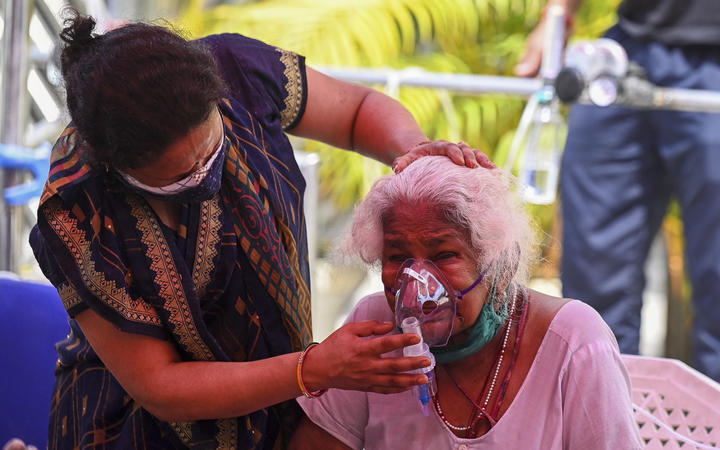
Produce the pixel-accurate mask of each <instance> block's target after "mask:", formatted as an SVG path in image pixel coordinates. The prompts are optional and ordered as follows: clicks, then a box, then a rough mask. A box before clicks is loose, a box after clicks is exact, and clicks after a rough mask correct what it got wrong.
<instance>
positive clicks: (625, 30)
mask: <svg viewBox="0 0 720 450" xmlns="http://www.w3.org/2000/svg"><path fill="white" fill-rule="evenodd" d="M549 4H559V5H561V6H564V7H565V8H566V10H567V11H568V14H569V17H572V15H573V14H574V13H575V12H576V11H577V9H578V8H579V6H580V4H581V0H567V1H555V0H552V1H551V2H550V3H549ZM544 27H545V24H544V21H541V22H540V23H539V24H538V26H537V27H536V28H535V30H533V32H532V33H531V35H530V37H529V39H528V44H527V50H526V54H525V56H524V57H523V59H522V60H521V62H520V63H519V64H518V65H517V67H516V69H515V71H516V73H517V74H518V75H520V76H533V75H535V74H536V73H537V70H538V66H539V64H540V60H541V58H542V39H543V34H544ZM605 37H608V38H611V39H614V40H615V41H617V42H619V43H620V44H621V45H622V46H623V47H624V48H625V51H626V52H627V54H628V56H629V58H630V60H631V61H633V62H635V63H637V64H639V65H640V66H642V67H643V68H644V69H645V71H646V73H647V77H648V79H649V80H650V81H651V82H652V83H655V84H656V85H658V86H663V87H672V88H685V89H708V90H715V91H718V90H720V4H719V3H718V2H717V1H715V0H689V1H679V0H652V1H651V0H624V1H623V2H622V3H621V4H620V6H619V8H618V23H617V24H616V25H615V26H613V27H612V28H610V29H609V30H608V31H607V32H606V34H605ZM560 194H561V201H562V210H563V262H562V285H563V294H564V295H565V296H567V297H573V298H582V299H584V300H585V301H587V302H588V303H589V304H591V305H592V306H593V307H594V308H596V309H597V310H598V311H599V312H600V313H601V314H602V316H603V318H604V319H605V320H606V321H607V323H608V324H609V325H610V326H611V327H612V329H613V331H614V332H615V334H616V336H617V338H618V342H619V344H620V349H621V351H622V352H623V353H637V352H638V342H639V329H640V309H641V306H642V292H643V288H644V285H645V277H644V272H643V269H644V262H645V259H646V257H647V254H648V250H649V248H650V244H651V243H652V240H653V238H654V236H655V235H656V233H657V231H658V229H659V227H660V225H661V223H662V220H663V217H664V216H665V213H666V210H667V206H668V202H669V200H670V197H671V195H675V196H676V197H677V199H678V201H679V203H680V205H681V207H682V212H683V218H684V228H685V240H686V255H687V262H688V270H689V275H690V279H691V282H692V286H693V303H694V307H695V311H696V314H695V323H694V339H693V343H694V366H695V367H696V368H697V369H699V370H700V371H702V372H704V373H705V374H707V375H709V376H710V377H712V378H714V379H716V380H720V304H719V303H718V301H717V292H719V291H720V259H719V258H718V256H717V255H719V254H720V227H718V224H719V223H720V115H717V114H709V113H697V112H677V111H662V110H639V109H631V108H623V107H615V106H610V107H606V108H601V107H596V106H588V105H575V106H573V108H572V110H571V113H570V119H569V134H568V138H567V143H566V146H565V152H564V154H563V157H562V179H561V182H560Z"/></svg>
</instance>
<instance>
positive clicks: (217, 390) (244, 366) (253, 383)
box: [140, 353, 302, 422]
mask: <svg viewBox="0 0 720 450" xmlns="http://www.w3.org/2000/svg"><path fill="white" fill-rule="evenodd" d="M298 356H299V353H289V354H285V355H280V356H276V357H272V358H268V359H263V360H259V361H250V362H242V363H239V362H217V361H192V362H177V363H173V364H170V365H168V366H167V367H165V368H164V369H162V370H161V371H159V373H158V374H157V376H156V377H153V378H152V382H151V383H152V384H151V385H150V386H147V390H146V392H147V397H146V398H144V399H142V400H140V402H141V405H142V406H143V407H144V408H145V409H147V410H148V411H149V412H150V413H151V414H153V415H155V416H156V417H158V418H159V419H161V420H164V421H168V422H177V421H193V420H202V419H222V418H229V417H238V416H243V415H246V414H249V413H251V412H254V411H258V410H260V409H263V408H267V407H269V406H272V405H275V404H277V403H280V402H283V401H286V400H290V399H294V398H295V397H297V396H299V395H302V393H301V391H300V388H299V386H298V383H297V380H296V377H295V373H296V371H295V369H296V366H297V360H298Z"/></svg>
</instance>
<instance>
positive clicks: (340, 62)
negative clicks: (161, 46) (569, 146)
mask: <svg viewBox="0 0 720 450" xmlns="http://www.w3.org/2000/svg"><path fill="white" fill-rule="evenodd" d="M545 3H546V2H545V0H342V1H338V0H266V1H257V2H242V3H237V4H227V3H225V4H217V5H213V4H210V3H209V2H208V1H207V0H190V1H189V2H188V3H187V5H186V7H185V8H184V9H183V13H182V15H181V16H180V17H178V18H177V21H176V23H177V25H178V26H179V27H181V28H182V29H184V30H185V31H186V32H188V33H189V34H190V35H191V36H193V37H200V36H204V35H207V34H211V33H220V32H238V33H242V34H245V35H248V36H251V37H254V38H257V39H260V40H262V41H265V42H267V43H270V44H273V45H276V46H278V47H282V48H285V49H288V50H292V51H295V52H297V53H299V54H302V55H305V56H306V58H307V63H308V65H310V66H339V67H388V68H396V69H398V68H406V67H420V68H423V69H426V70H429V71H434V72H451V73H477V74H485V75H505V76H511V75H512V70H513V67H514V66H515V64H516V63H517V61H518V60H519V59H520V57H521V56H522V54H523V51H524V48H525V41H526V38H527V36H528V34H529V33H530V31H531V30H532V29H533V27H534V26H535V25H536V24H537V22H538V20H539V18H540V16H541V14H542V10H543V8H544V6H545ZM618 3H619V0H611V1H607V0H586V1H585V2H584V4H583V6H582V8H581V10H580V11H579V13H578V15H577V16H576V18H575V24H574V33H573V39H579V38H585V39H587V38H595V37H598V36H599V35H600V34H601V33H602V32H603V31H604V30H605V29H607V28H609V27H610V26H611V25H612V24H613V23H614V22H615V20H616V16H615V9H616V7H617V4H618ZM376 88H378V89H380V90H385V89H386V87H385V86H376ZM391 93H392V92H391ZM397 94H398V98H399V100H400V101H401V102H402V103H403V104H404V105H405V106H406V107H407V108H408V109H409V110H410V111H411V112H412V113H413V115H414V116H415V117H416V118H417V120H418V121H419V122H420V124H421V126H422V128H423V129H424V130H425V132H426V133H427V135H428V136H429V137H430V138H431V139H447V140H450V141H458V140H464V141H466V142H468V143H469V144H470V145H472V146H473V147H476V148H480V149H483V150H484V151H485V152H486V153H487V154H488V155H489V156H490V157H491V158H492V159H493V160H494V161H495V162H496V163H498V164H499V165H502V164H503V163H504V158H505V157H506V156H507V150H508V149H509V146H510V142H511V140H512V137H513V133H514V131H515V128H516V126H517V123H518V121H519V119H520V114H521V113H522V109H523V107H524V104H525V100H524V99H520V98H517V97H509V96H502V95H468V94H460V93H453V92H448V91H443V90H435V89H426V88H412V87H401V88H400V89H399V91H398V92H397ZM305 149H306V150H308V151H312V152H317V153H318V154H319V155H320V158H321V163H320V168H319V178H320V180H319V182H320V189H321V195H323V196H324V197H326V198H329V199H330V200H331V201H332V203H333V204H334V205H335V206H336V207H337V208H338V209H339V210H346V209H349V208H351V207H352V205H354V204H355V203H356V202H357V201H358V200H359V199H360V198H361V197H362V196H363V195H364V193H365V192H366V191H367V189H368V188H369V187H370V186H371V184H372V182H373V181H374V180H375V179H376V178H377V177H378V176H379V175H381V174H383V173H387V172H388V170H389V169H388V168H387V167H385V166H383V165H381V164H379V163H377V162H374V161H370V160H368V159H366V158H363V157H362V156H360V155H358V154H355V153H351V152H338V151H335V150H333V149H330V148H328V147H327V146H324V145H322V144H319V143H315V142H308V143H306V145H305ZM531 208H532V209H533V211H532V213H533V216H534V217H535V218H536V219H537V220H538V222H539V224H540V226H541V227H542V229H543V230H544V231H545V236H546V245H545V246H544V247H543V248H544V249H545V250H544V252H545V253H544V255H543V256H544V259H543V261H545V263H544V264H542V265H541V266H540V267H539V268H538V271H539V272H540V275H541V276H555V275H557V271H558V268H557V266H558V264H557V262H558V261H559V249H558V246H557V243H558V242H559V240H558V239H557V236H558V231H559V230H557V228H556V227H554V224H555V223H556V222H557V221H556V220H555V219H556V216H557V206H556V205H549V206H531Z"/></svg>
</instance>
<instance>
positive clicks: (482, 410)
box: [433, 286, 517, 431]
mask: <svg viewBox="0 0 720 450" xmlns="http://www.w3.org/2000/svg"><path fill="white" fill-rule="evenodd" d="M516 295H517V288H516V287H515V286H513V292H512V296H511V297H510V298H512V300H511V303H510V314H509V315H508V324H507V327H506V328H505V335H504V336H503V343H502V347H501V348H500V354H499V355H498V360H497V364H496V366H495V373H494V374H493V378H492V382H491V383H490V389H488V393H487V396H486V397H485V403H483V407H482V408H478V409H479V411H478V414H477V416H476V418H477V417H480V416H481V415H483V414H485V415H487V412H486V411H487V405H488V403H489V402H490V397H492V393H493V390H494V389H495V383H496V381H497V377H498V374H499V373H500V367H501V366H502V361H503V355H504V354H505V348H506V347H507V343H508V338H509V336H510V328H511V327H512V320H513V316H514V313H515V306H516V304H517V298H516ZM448 375H449V374H448ZM453 382H454V380H453ZM455 384H456V386H457V387H458V389H459V390H460V392H462V393H463V395H465V396H466V397H467V394H466V393H465V392H464V391H463V390H462V389H460V386H459V385H457V383H455ZM468 399H469V400H470V402H471V403H473V405H474V404H475V402H473V401H472V399H471V398H469V397H468ZM433 404H434V405H435V409H436V410H437V413H438V416H440V420H442V421H443V423H444V424H445V426H447V427H448V428H450V429H451V430H455V431H469V430H470V428H471V427H472V423H471V424H470V425H466V426H464V427H460V426H457V425H453V424H451V423H450V421H448V420H447V418H446V417H445V414H444V413H443V410H442V408H441V407H440V401H439V400H438V396H437V395H433Z"/></svg>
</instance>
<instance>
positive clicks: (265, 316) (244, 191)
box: [31, 14, 488, 449]
mask: <svg viewBox="0 0 720 450" xmlns="http://www.w3.org/2000/svg"><path fill="white" fill-rule="evenodd" d="M94 25H95V23H94V21H93V20H92V19H91V18H89V17H84V16H81V15H78V14H74V16H73V17H71V18H69V19H68V21H67V22H66V27H65V29H64V30H63V31H62V34H61V37H62V39H63V40H64V41H65V43H66V46H65V48H64V49H63V52H62V73H63V77H64V80H65V85H66V89H67V104H68V108H69V111H70V115H71V116H72V120H73V122H72V124H71V125H70V126H68V128H67V129H66V130H65V132H64V133H63V134H62V135H61V136H60V138H59V139H58V141H57V143H56V145H55V147H54V149H53V153H52V166H51V170H50V174H49V179H48V182H47V184H46V188H45V192H44V193H43V196H42V199H41V204H40V208H39V211H38V224H37V227H36V228H35V229H34V230H33V233H32V236H31V244H32V246H33V250H34V252H35V255H36V258H37V259H38V262H39V263H40V266H41V267H42V269H43V272H44V273H45V274H46V276H47V277H48V278H49V279H50V280H51V281H52V283H53V284H54V285H55V286H56V287H57V289H58V292H59V293H60V296H61V298H62V300H63V302H64V305H65V307H66V309H67V311H68V313H69V315H70V317H71V320H70V328H71V330H70V334H69V335H68V338H67V339H66V340H65V341H63V342H60V343H59V344H58V345H57V349H58V352H59V355H60V358H59V361H58V365H57V370H56V380H57V381H56V385H55V395H54V396H53V398H52V410H51V417H50V430H49V447H50V448H89V447H92V448H94V447H96V446H97V447H103V448H106V447H112V448H122V449H125V448H170V447H172V448H185V447H193V448H213V449H214V448H276V447H281V446H283V445H284V444H283V442H285V441H284V436H289V434H290V433H291V432H292V431H293V430H294V427H295V425H296V423H297V418H298V417H299V416H300V415H301V413H300V411H299V408H298V407H297V404H296V403H295V402H294V400H293V399H294V398H295V397H297V396H298V395H300V394H301V393H302V392H306V393H308V394H310V393H312V392H313V391H311V390H308V388H309V389H314V387H313V386H315V385H316V384H319V385H322V386H323V387H338V388H343V389H360V390H369V391H374V392H399V391H402V390H404V389H407V388H409V387H411V386H413V385H416V384H418V383H421V382H423V381H424V379H425V377H424V376H422V375H413V374H407V373H404V372H405V371H407V370H411V369H417V368H418V367H423V366H424V365H426V364H427V363H428V361H427V359H426V358H422V357H415V358H398V359H395V360H388V359H383V358H381V357H380V355H381V354H382V353H384V352H387V351H390V350H393V349H397V348H401V347H403V346H405V345H408V344H411V343H412V342H414V341H415V340H417V336H380V337H376V338H374V339H370V340H365V339H363V337H367V336H373V335H382V334H385V333H387V332H388V331H390V330H391V329H392V324H388V323H380V322H366V323H362V324H352V325H349V326H347V327H344V328H343V329H341V330H339V331H338V332H336V333H335V334H334V335H333V336H331V337H330V338H329V339H328V340H327V341H326V342H325V343H323V344H322V345H320V346H313V347H310V348H309V349H308V350H307V351H308V352H309V351H310V350H312V353H306V352H304V351H302V350H303V349H304V348H306V346H307V345H308V344H309V342H310V340H311V327H310V303H309V302H310V286H309V282H310V280H309V270H308V254H307V241H306V236H305V226H306V225H305V221H304V218H303V210H302V209H303V204H302V198H303V190H304V187H305V182H304V180H303V177H302V175H301V173H300V170H299V168H298V166H297V164H296V162H295V159H294V155H293V151H292V148H291V146H290V143H289V141H288V139H287V137H286V136H285V133H284V132H285V131H287V132H290V133H293V134H296V135H299V136H304V137H310V138H314V139H319V140H322V141H325V142H328V143H331V144H334V145H336V146H339V147H343V148H349V149H354V150H357V151H360V152H362V153H364V154H366V155H370V156H374V157H375V158H377V159H380V160H382V161H385V162H387V163H391V162H392V161H393V160H395V166H396V168H397V170H401V169H402V168H404V167H405V166H407V164H409V163H410V162H412V161H413V160H414V159H415V158H417V157H418V156H419V155H422V154H444V155H448V156H450V157H451V158H452V159H453V160H454V161H456V162H457V163H460V164H468V165H471V166H475V165H477V164H478V163H485V164H486V165H487V164H488V161H487V158H486V157H485V156H484V155H482V153H480V152H479V151H476V150H473V149H471V148H470V147H468V146H467V145H465V144H462V143H461V144H451V143H449V142H444V141H440V142H428V140H427V137H426V136H425V134H424V133H423V132H422V131H421V130H420V128H419V126H418V125H417V123H416V122H415V121H414V119H413V118H412V116H411V115H410V114H409V113H408V111H407V110H406V109H404V108H403V107H402V106H401V105H400V104H399V103H397V102H396V101H394V100H392V99H390V98H389V97H386V96H384V95H382V94H380V93H378V92H376V91H373V90H371V89H369V88H366V87H362V86H357V85H351V84H348V83H343V82H340V81H337V80H333V79H331V78H328V77H326V76H323V75H322V74H320V73H318V72H315V71H313V70H311V69H309V68H306V67H305V63H304V59H303V58H302V57H300V56H298V55H296V54H294V53H291V52H287V51H284V50H280V49H278V48H275V47H271V46H269V45H266V44H263V43H262V42H259V41H256V40H253V39H250V38H247V37H244V36H240V35H236V34H225V35H215V36H209V37H206V38H203V39H200V40H198V41H187V40H185V39H183V38H182V37H180V36H178V35H177V34H175V33H173V32H171V31H169V30H167V29H165V28H162V27H159V26H153V25H148V24H142V23H134V24H129V25H127V26H124V27H122V28H118V29H115V30H112V31H110V32H108V33H106V34H103V35H97V34H95V33H93V28H94ZM339 344H341V345H339ZM306 354H309V355H310V356H311V357H310V358H308V359H307V360H306V361H305V362H303V357H304V356H305V355H306ZM348 354H349V355H353V356H354V357H355V360H354V361H353V362H352V363H351V364H347V365H346V364H344V363H345V362H346V360H345V359H344V357H345V355H348ZM358 363H359V364H358ZM303 377H304V378H305V380H307V386H308V388H306V387H305V386H304V385H303ZM310 380H312V382H310Z"/></svg>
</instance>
